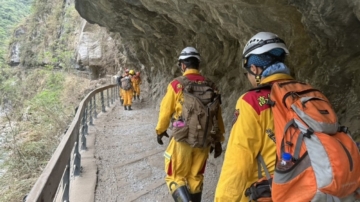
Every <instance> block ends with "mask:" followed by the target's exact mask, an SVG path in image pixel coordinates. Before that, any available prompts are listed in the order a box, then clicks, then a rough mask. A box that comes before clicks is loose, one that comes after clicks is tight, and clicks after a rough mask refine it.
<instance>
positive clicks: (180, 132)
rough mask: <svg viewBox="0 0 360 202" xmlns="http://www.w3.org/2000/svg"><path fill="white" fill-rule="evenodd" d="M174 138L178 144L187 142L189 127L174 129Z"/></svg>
mask: <svg viewBox="0 0 360 202" xmlns="http://www.w3.org/2000/svg"><path fill="white" fill-rule="evenodd" d="M172 136H173V137H174V138H175V140H176V141H177V142H186V140H187V138H188V136H189V126H187V125H185V126H183V127H173V128H172Z"/></svg>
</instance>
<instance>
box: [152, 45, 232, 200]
mask: <svg viewBox="0 0 360 202" xmlns="http://www.w3.org/2000/svg"><path fill="white" fill-rule="evenodd" d="M178 62H179V67H180V68H181V71H182V72H183V75H184V76H186V77H187V78H188V79H189V80H190V81H200V82H201V81H205V79H206V78H205V77H204V76H202V75H200V73H199V70H198V68H199V64H200V55H199V53H198V51H197V50H196V49H195V48H193V47H186V48H185V49H183V50H182V51H181V54H180V56H179V59H178ZM182 90H183V89H182V85H181V84H180V82H179V81H178V80H176V79H174V80H173V81H172V82H171V83H170V84H169V85H168V86H167V92H166V94H165V96H164V97H163V99H162V101H161V105H160V113H159V120H158V123H157V126H156V134H157V141H158V143H159V144H160V145H162V144H163V141H162V137H164V136H165V137H169V135H168V134H167V128H168V126H169V123H170V119H171V117H172V118H173V120H178V119H179V118H180V116H181V112H182V102H183V92H182ZM217 120H218V127H219V136H220V137H218V138H219V139H221V142H223V141H224V136H223V134H224V131H225V130H224V123H223V120H222V116H221V109H219V110H218V115H217ZM188 135H189V136H190V135H191V134H188ZM217 145H220V151H215V153H216V152H218V153H217V154H216V155H214V157H215V158H216V157H217V156H219V155H220V154H221V143H220V142H219V143H218V144H217ZM215 150H216V146H215ZM209 151H210V146H206V147H203V148H196V147H191V146H190V145H189V144H188V143H186V142H177V141H176V140H175V138H171V139H170V143H169V145H168V147H167V149H166V151H165V154H164V157H165V172H166V178H165V181H166V184H167V186H168V188H169V191H170V193H171V194H172V196H173V198H174V200H175V201H176V202H180V201H181V202H183V201H184V202H185V201H186V202H188V201H192V202H200V201H201V194H202V188H203V179H204V176H203V174H204V169H205V166H206V160H207V158H208V156H209Z"/></svg>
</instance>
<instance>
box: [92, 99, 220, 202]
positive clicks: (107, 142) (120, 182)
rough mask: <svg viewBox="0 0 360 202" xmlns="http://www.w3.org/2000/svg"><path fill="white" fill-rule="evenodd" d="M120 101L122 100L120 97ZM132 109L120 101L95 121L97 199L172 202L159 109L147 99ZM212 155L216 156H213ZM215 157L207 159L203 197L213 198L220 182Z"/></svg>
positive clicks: (103, 201)
mask: <svg viewBox="0 0 360 202" xmlns="http://www.w3.org/2000/svg"><path fill="white" fill-rule="evenodd" d="M117 102H119V101H117ZM132 108H133V110H132V111H125V110H124V109H123V107H122V106H121V105H120V103H118V104H117V106H115V107H114V108H113V109H112V112H111V113H109V114H108V115H107V117H106V118H104V119H103V121H101V122H97V123H96V130H97V134H96V143H95V150H96V151H95V153H96V163H97V166H98V183H97V188H96V191H95V201H97V202H114V201H116V202H123V201H135V202H170V201H173V199H172V197H171V195H170V194H169V192H168V189H167V187H166V184H165V180H164V178H165V172H164V157H163V153H164V150H165V149H166V146H165V144H166V143H168V140H167V139H166V138H165V139H166V140H165V141H164V143H165V144H164V145H162V146H161V145H159V144H158V143H157V141H156V136H155V132H154V131H155V126H156V122H157V117H158V111H156V110H155V109H154V108H152V107H150V104H149V103H148V101H147V99H146V98H145V99H144V100H143V101H142V102H138V101H135V102H134V103H133V107H132ZM210 158H213V157H210ZM213 162H215V161H214V159H212V160H210V161H208V163H207V167H206V172H205V180H204V183H205V185H204V191H203V200H202V201H204V202H210V201H213V197H214V192H215V187H216V183H217V177H218V176H217V174H216V173H217V172H216V169H217V168H216V166H215V165H214V164H213Z"/></svg>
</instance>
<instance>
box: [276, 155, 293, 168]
mask: <svg viewBox="0 0 360 202" xmlns="http://www.w3.org/2000/svg"><path fill="white" fill-rule="evenodd" d="M291 159H292V156H291V154H289V153H285V152H284V153H283V154H282V156H281V160H280V161H279V162H278V163H277V164H276V169H277V170H279V171H285V170H288V169H290V168H291V166H293V165H294V162H292V160H291Z"/></svg>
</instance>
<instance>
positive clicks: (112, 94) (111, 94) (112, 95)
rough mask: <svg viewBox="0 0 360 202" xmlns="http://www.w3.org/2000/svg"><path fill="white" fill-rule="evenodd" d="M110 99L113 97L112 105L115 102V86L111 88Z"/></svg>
mask: <svg viewBox="0 0 360 202" xmlns="http://www.w3.org/2000/svg"><path fill="white" fill-rule="evenodd" d="M110 99H111V105H112V104H113V103H114V100H113V99H114V88H110Z"/></svg>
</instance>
